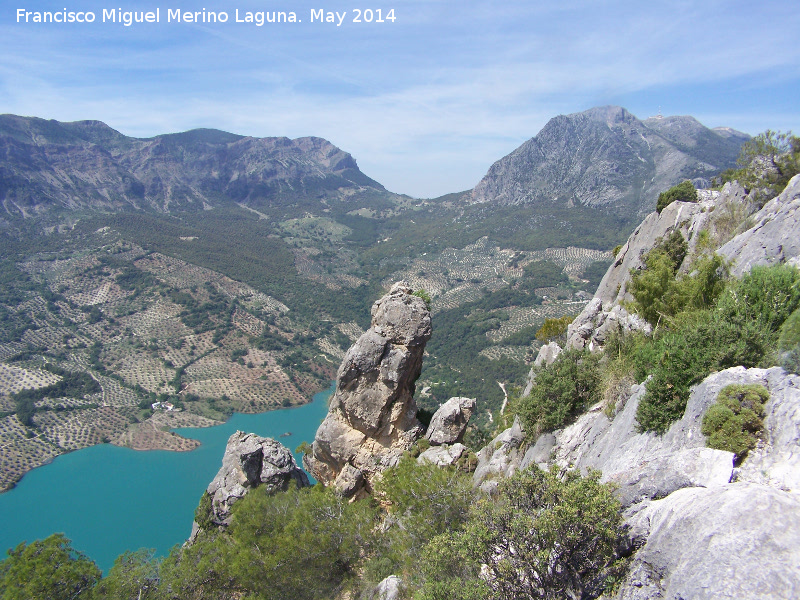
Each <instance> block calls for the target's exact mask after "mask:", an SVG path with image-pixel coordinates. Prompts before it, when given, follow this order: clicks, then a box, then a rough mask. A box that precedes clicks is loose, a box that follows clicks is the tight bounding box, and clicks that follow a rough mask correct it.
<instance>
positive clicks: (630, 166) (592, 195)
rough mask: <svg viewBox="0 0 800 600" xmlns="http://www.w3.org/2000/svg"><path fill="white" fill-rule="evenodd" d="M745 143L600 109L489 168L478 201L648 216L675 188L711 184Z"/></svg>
mask: <svg viewBox="0 0 800 600" xmlns="http://www.w3.org/2000/svg"><path fill="white" fill-rule="evenodd" d="M743 141H744V140H743V139H741V138H740V137H737V136H733V135H720V134H718V133H716V132H714V131H713V130H711V129H708V128H706V127H704V126H703V125H702V124H700V123H699V122H698V121H697V120H696V119H694V118H693V117H683V116H679V117H664V118H650V119H647V120H645V121H641V120H639V119H637V118H636V117H635V116H634V115H632V114H631V113H630V112H628V111H627V110H626V109H624V108H622V107H620V106H602V107H596V108H592V109H589V110H587V111H584V112H581V113H574V114H570V115H561V116H558V117H555V118H553V119H551V120H550V121H549V122H548V123H547V124H546V125H545V126H544V127H543V128H542V130H541V131H540V132H539V133H538V134H537V135H536V136H535V137H533V138H531V139H530V140H528V141H527V142H525V143H524V144H522V145H521V146H520V147H519V148H517V149H516V150H514V152H512V153H511V154H509V155H508V156H506V157H504V158H502V159H500V160H499V161H497V162H496V163H495V164H493V165H492V166H491V168H490V169H489V172H488V173H487V174H486V176H485V177H484V178H483V179H482V180H481V181H480V183H478V185H477V186H475V188H474V189H473V191H472V202H473V203H493V204H496V205H499V206H504V205H512V206H513V205H530V206H531V207H532V208H533V209H537V208H545V207H547V208H553V207H555V208H559V207H561V208H563V207H567V208H569V207H574V206H588V207H592V208H602V209H604V210H611V211H613V212H615V213H617V214H619V215H620V216H621V217H627V218H629V217H631V216H634V217H635V216H636V215H639V216H643V215H645V214H647V213H649V212H650V211H651V210H652V209H653V207H654V206H655V203H656V198H657V197H658V194H659V193H660V192H662V191H664V190H665V189H667V188H669V187H671V186H672V185H674V184H676V183H678V182H680V181H682V180H684V179H693V180H694V179H698V180H708V179H709V178H710V177H712V176H713V175H715V174H717V173H718V172H719V171H721V170H723V169H726V168H728V167H731V166H733V165H734V164H735V162H736V157H737V156H738V153H739V148H740V146H741V144H742V142H743Z"/></svg>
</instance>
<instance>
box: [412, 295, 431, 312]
mask: <svg viewBox="0 0 800 600" xmlns="http://www.w3.org/2000/svg"><path fill="white" fill-rule="evenodd" d="M411 295H412V296H416V297H417V298H422V300H423V302H425V308H427V309H428V310H430V309H431V295H430V294H429V293H428V292H426V291H425V290H417V291H416V292H414V293H413V294H411Z"/></svg>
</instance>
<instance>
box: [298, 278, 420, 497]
mask: <svg viewBox="0 0 800 600" xmlns="http://www.w3.org/2000/svg"><path fill="white" fill-rule="evenodd" d="M430 337H431V315H430V311H429V310H428V308H427V307H426V306H425V302H424V301H423V300H422V298H419V297H417V296H414V295H413V294H412V289H411V288H410V287H409V285H408V284H407V283H406V282H402V281H401V282H398V283H396V284H394V286H392V288H391V290H390V291H389V293H388V294H386V295H385V296H383V297H382V298H381V299H380V300H378V301H377V302H375V304H374V305H373V307H372V324H371V326H370V328H369V329H368V330H367V331H366V332H364V334H363V335H362V336H361V337H360V338H359V339H358V340H357V341H356V343H355V344H354V345H353V346H352V347H351V348H350V349H349V350H348V351H347V354H345V357H344V360H343V361H342V364H341V366H340V367H339V371H338V373H337V376H336V391H335V393H334V395H333V398H332V399H331V403H330V409H329V412H328V416H327V417H326V418H325V420H324V421H323V422H322V425H320V427H319V429H318V430H317V435H316V438H315V440H314V443H313V445H312V451H311V452H310V453H309V454H307V455H306V456H305V457H304V458H303V465H304V466H305V467H306V469H308V471H309V472H310V473H311V474H312V475H313V476H314V477H315V478H316V479H317V480H318V481H321V482H322V483H324V484H325V485H330V484H334V485H336V487H337V488H338V489H339V490H340V491H341V492H342V493H344V494H345V495H346V496H353V495H356V494H358V493H359V492H360V491H361V490H362V488H366V490H367V491H369V489H370V487H371V482H372V481H373V479H374V478H375V476H376V475H378V474H379V473H380V472H381V471H383V470H384V469H386V468H388V467H390V466H393V465H395V464H397V462H398V461H399V459H400V457H401V456H402V454H403V452H405V451H406V450H408V449H409V448H410V447H411V446H412V445H413V443H414V442H415V441H416V439H417V438H419V437H420V436H421V435H422V433H423V426H422V424H421V423H420V422H419V421H418V420H417V417H416V414H417V406H416V403H415V402H414V383H415V382H416V380H417V378H418V377H419V375H420V372H421V371H422V355H423V353H424V351H425V344H426V343H427V341H428V340H429V339H430Z"/></svg>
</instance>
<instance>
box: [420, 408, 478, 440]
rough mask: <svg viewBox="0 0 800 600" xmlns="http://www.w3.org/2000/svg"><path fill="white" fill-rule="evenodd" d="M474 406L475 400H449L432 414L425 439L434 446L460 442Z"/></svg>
mask: <svg viewBox="0 0 800 600" xmlns="http://www.w3.org/2000/svg"><path fill="white" fill-rule="evenodd" d="M475 404H476V400H475V398H450V399H449V400H448V401H447V402H445V403H444V404H442V405H441V406H440V407H439V409H438V410H437V411H436V412H435V413H434V414H433V417H432V418H431V424H430V426H429V427H428V431H427V433H426V434H425V437H426V438H427V439H428V441H430V443H431V444H433V445H434V446H438V445H441V444H455V443H456V442H460V441H461V440H462V439H463V438H464V431H466V429H467V424H468V423H469V419H470V417H471V416H472V413H473V412H474V411H475Z"/></svg>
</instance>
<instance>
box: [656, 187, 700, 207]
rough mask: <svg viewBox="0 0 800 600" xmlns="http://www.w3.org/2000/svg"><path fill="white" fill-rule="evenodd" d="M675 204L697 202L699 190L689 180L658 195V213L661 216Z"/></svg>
mask: <svg viewBox="0 0 800 600" xmlns="http://www.w3.org/2000/svg"><path fill="white" fill-rule="evenodd" d="M673 202H697V189H696V188H695V187H694V185H692V182H691V181H689V180H686V181H683V182H681V183H679V184H678V185H675V186H672V187H671V188H669V189H668V190H667V191H666V192H661V193H660V194H659V195H658V202H657V203H656V212H658V213H659V214H660V213H661V211H662V210H664V209H665V208H667V206H669V205H670V204H672V203H673Z"/></svg>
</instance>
